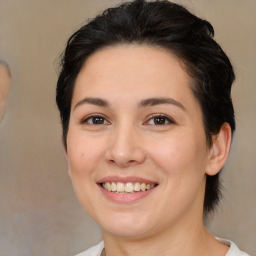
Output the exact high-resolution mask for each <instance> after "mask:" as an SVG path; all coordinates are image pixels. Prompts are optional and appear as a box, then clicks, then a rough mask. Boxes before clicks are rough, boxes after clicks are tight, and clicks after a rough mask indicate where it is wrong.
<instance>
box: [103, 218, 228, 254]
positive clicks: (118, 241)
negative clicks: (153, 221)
mask: <svg viewBox="0 0 256 256" xmlns="http://www.w3.org/2000/svg"><path fill="white" fill-rule="evenodd" d="M102 233H103V239H104V243H105V253H106V256H141V255H147V256H155V255H161V256H165V255H166V256H167V255H168V256H176V255H186V256H194V255H196V256H200V255H203V256H206V255H211V251H212V249H213V248H217V247H218V246H217V247H216V244H215V242H217V241H216V240H215V238H214V237H213V236H212V235H211V234H210V233H209V232H208V231H207V230H206V229H205V228H204V226H203V222H194V223H193V225H187V226H186V228H184V229H180V226H177V227H176V228H172V229H171V230H169V229H167V230H165V231H164V232H161V233H158V234H155V235H154V236H148V237H143V238H141V237H129V238H127V237H116V236H113V235H112V234H109V233H107V232H105V231H102ZM217 243H218V242H217ZM222 249H223V248H222ZM227 250H228V249H227V248H226V251H227ZM213 251H214V250H213ZM226 251H225V252H224V254H221V253H220V254H215V255H225V253H226ZM215 252H216V250H215Z"/></svg>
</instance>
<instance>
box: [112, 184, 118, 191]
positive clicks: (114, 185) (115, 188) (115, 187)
mask: <svg viewBox="0 0 256 256" xmlns="http://www.w3.org/2000/svg"><path fill="white" fill-rule="evenodd" d="M111 191H113V192H115V191H117V186H116V183H115V182H112V183H111Z"/></svg>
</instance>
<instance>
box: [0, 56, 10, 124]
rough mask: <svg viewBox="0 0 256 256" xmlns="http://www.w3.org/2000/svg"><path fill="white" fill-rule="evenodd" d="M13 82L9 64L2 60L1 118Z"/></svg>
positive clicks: (0, 77)
mask: <svg viewBox="0 0 256 256" xmlns="http://www.w3.org/2000/svg"><path fill="white" fill-rule="evenodd" d="M10 84H11V72H10V68H9V66H8V64H7V63H6V62H5V61H3V60H0V120H1V119H2V117H3V115H4V112H5V107H6V100H7V96H8V92H9V88H10Z"/></svg>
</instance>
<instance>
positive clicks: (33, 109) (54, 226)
mask: <svg viewBox="0 0 256 256" xmlns="http://www.w3.org/2000/svg"><path fill="white" fill-rule="evenodd" d="M117 2H118V1H117V0H116V1H113V0H104V1H103V0H93V1H89V0H75V1H68V0H55V1H50V0H45V1H40V0H16V1H15V0H0V58H2V59H5V60H6V61H8V62H9V64H10V66H11V69H12V74H13V81H12V88H11V93H10V97H9V102H8V109H7V113H6V116H5V118H4V120H3V122H2V124H1V126H0V255H8V256H16V255H19V256H30V255H31V256H32V255H37V256H45V255H47V256H51V255H52V256H53V255H63V256H68V255H73V254H75V253H77V252H79V251H82V250H84V249H85V248H87V247H89V246H91V245H92V244H94V243H96V242H97V241H99V240H100V233H99V230H98V228H97V227H96V225H95V224H94V223H93V222H92V221H91V220H90V219H89V218H88V217H87V216H86V214H85V213H84V211H83V210H82V209H81V207H80V206H79V204H78V202H77V200H76V198H75V196H74V193H73V191H72V187H71V183H70V181H69V178H68V175H67V167H66V163H65V159H64V154H63V151H62V146H61V139H60V137H61V136H60V122H59V119H58V113H57V109H56V106H55V102H54V100H55V99H54V97H55V84H56V79H57V76H56V72H55V68H56V59H57V57H58V55H59V54H60V53H61V51H62V50H63V49H64V45H65V42H66V40H67V38H68V36H69V35H70V34H71V33H72V32H73V31H74V30H75V29H77V28H78V27H79V26H80V24H82V23H83V22H84V21H85V20H86V19H87V18H89V17H93V16H94V15H95V14H96V13H99V11H100V10H102V9H104V8H105V7H106V6H110V5H111V4H112V3H117ZM179 2H182V3H184V4H185V5H186V6H188V7H189V8H190V9H191V10H192V11H194V12H196V13H197V14H199V15H201V16H203V17H206V18H207V19H208V20H209V21H211V22H212V24H213V25H214V27H215V29H216V38H217V40H218V41H219V42H220V43H221V45H222V46H223V48H224V50H226V52H227V53H228V54H229V56H230V57H231V59H232V61H233V64H234V66H235V70H236V74H237V80H236V83H235V86H234V90H233V98H234V104H235V109H236V117H237V123H238V125H237V132H236V134H235V140H234V143H233V148H232V153H231V155H230V159H229V162H228V164H227V166H226V169H225V172H224V174H223V181H224V186H225V190H224V195H225V199H224V201H223V206H222V208H221V210H220V211H219V213H218V214H217V215H216V216H215V217H214V219H213V220H212V222H211V223H210V224H209V227H210V229H211V230H212V231H213V232H214V233H215V234H216V235H218V236H220V237H225V238H229V239H232V240H234V241H235V242H237V244H238V245H239V246H240V247H241V248H244V249H247V251H248V252H249V253H251V254H252V255H256V246H255V241H256V221H255V218H256V205H255V193H256V186H255V184H256V182H255V180H256V168H255V167H256V157H255V153H256V148H255V145H256V136H255V127H256V86H255V83H256V72H255V70H256V50H255V49H256V30H255V27H256V1H254V0H214V1H213V0H207V1H206V0H190V1H189V0H187V1H179Z"/></svg>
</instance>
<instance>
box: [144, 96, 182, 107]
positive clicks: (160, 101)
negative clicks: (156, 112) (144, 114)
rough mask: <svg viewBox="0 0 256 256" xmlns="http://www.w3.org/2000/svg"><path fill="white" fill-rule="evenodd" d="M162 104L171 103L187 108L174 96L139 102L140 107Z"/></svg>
mask: <svg viewBox="0 0 256 256" xmlns="http://www.w3.org/2000/svg"><path fill="white" fill-rule="evenodd" d="M161 104H171V105H174V106H177V107H179V108H181V109H182V110H186V109H185V107H184V106H183V105H182V104H181V103H180V102H179V101H177V100H174V99H172V98H149V99H145V100H142V101H141V102H140V104H139V106H140V107H148V106H155V105H161Z"/></svg>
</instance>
